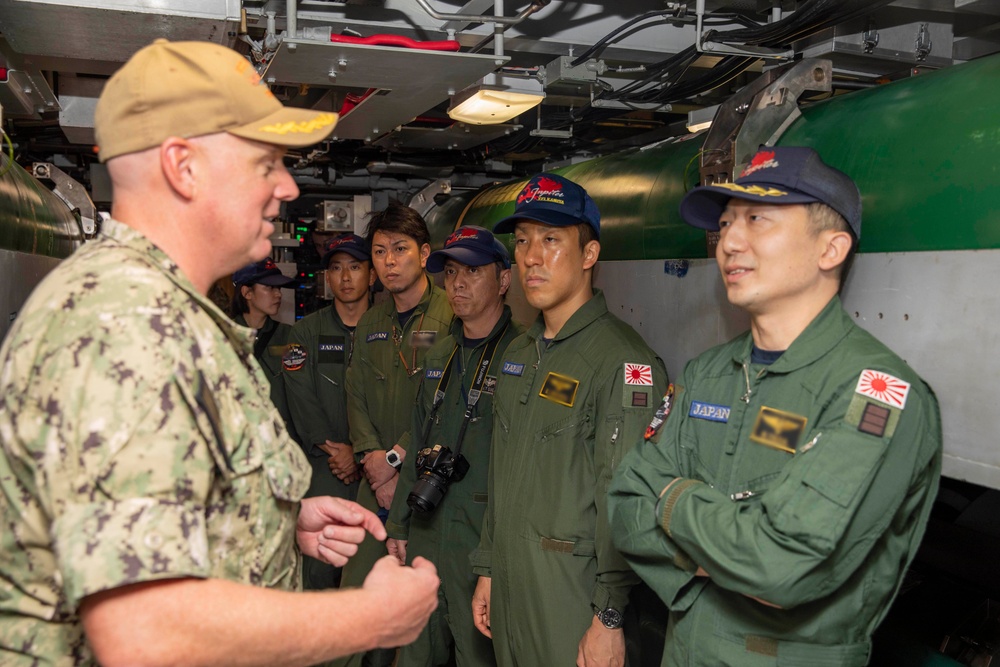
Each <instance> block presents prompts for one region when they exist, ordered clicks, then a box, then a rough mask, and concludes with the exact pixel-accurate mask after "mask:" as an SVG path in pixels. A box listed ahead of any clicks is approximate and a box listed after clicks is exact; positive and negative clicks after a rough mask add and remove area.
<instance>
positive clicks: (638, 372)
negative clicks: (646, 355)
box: [625, 364, 653, 387]
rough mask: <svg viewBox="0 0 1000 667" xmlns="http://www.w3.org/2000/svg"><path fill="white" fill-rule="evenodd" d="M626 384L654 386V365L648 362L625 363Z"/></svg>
mask: <svg viewBox="0 0 1000 667" xmlns="http://www.w3.org/2000/svg"><path fill="white" fill-rule="evenodd" d="M625 384H627V385H634V386H639V387H652V386H653V367H652V366H647V365H646V364H625Z"/></svg>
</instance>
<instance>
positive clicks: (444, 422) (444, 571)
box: [386, 306, 524, 667]
mask: <svg viewBox="0 0 1000 667" xmlns="http://www.w3.org/2000/svg"><path fill="white" fill-rule="evenodd" d="M522 333H524V327H522V326H521V325H519V324H518V323H517V322H514V321H512V320H511V313H510V308H509V307H507V306H504V309H503V314H502V315H501V317H500V319H499V321H498V322H497V324H496V326H495V327H494V328H493V331H491V332H490V334H489V336H487V338H486V339H485V340H483V341H481V342H479V344H478V345H476V346H475V347H474V348H467V347H465V336H464V335H463V332H462V322H461V321H460V320H457V319H456V320H455V322H454V323H453V324H452V326H451V335H450V336H447V337H446V338H445V339H444V340H442V341H440V342H438V343H437V344H436V345H435V346H434V347H433V348H431V349H430V351H428V352H427V356H426V357H425V358H424V368H425V370H424V373H423V375H424V379H423V381H422V382H421V385H420V392H419V393H418V394H417V402H416V406H415V407H414V410H413V426H412V428H411V430H410V435H411V438H410V443H411V447H410V451H409V455H408V456H407V458H406V461H405V462H404V463H403V467H402V469H401V470H400V473H399V486H397V487H396V496H395V497H394V498H393V501H392V511H391V512H390V513H389V521H388V523H387V524H386V529H387V530H388V532H389V537H394V538H396V539H400V540H408V544H407V547H406V558H407V562H412V561H413V559H414V558H415V557H417V556H423V557H424V558H427V559H428V560H430V561H431V562H432V563H434V564H435V565H436V566H437V570H438V576H440V577H441V587H440V588H439V589H438V608H437V609H436V610H435V611H434V614H433V615H432V616H431V619H430V622H429V623H428V624H427V627H426V628H424V631H423V632H422V633H421V634H420V637H419V638H418V639H417V641H415V642H414V643H413V644H410V645H408V646H404V647H403V649H402V650H401V651H400V654H399V661H398V663H397V667H430V666H432V665H440V666H444V665H447V664H449V663H448V660H449V657H450V655H451V649H452V646H454V653H455V664H457V666H458V667H489V666H491V665H495V664H496V661H495V660H494V658H493V647H492V645H491V643H490V640H489V639H488V638H487V637H486V636H485V635H483V634H482V633H481V632H479V630H477V629H476V627H475V625H474V624H473V622H472V605H471V601H472V594H473V593H474V592H475V590H476V582H477V581H478V577H477V576H476V575H475V574H474V573H473V572H472V568H471V567H470V565H469V555H470V554H471V553H472V551H473V550H474V549H475V548H476V547H477V546H479V533H480V531H481V529H482V525H483V514H484V513H485V512H486V499H487V491H486V490H487V485H488V472H489V464H490V442H491V439H492V437H493V394H494V392H495V390H496V385H497V376H498V375H499V373H500V367H501V365H502V364H503V353H504V350H505V349H506V348H507V345H508V344H509V343H510V342H511V341H512V340H514V339H515V338H516V337H518V336H519V335H521V334H522ZM493 339H499V340H498V343H497V346H496V350H495V352H494V355H493V357H492V363H491V364H490V370H489V371H487V374H486V378H485V381H484V382H483V387H482V393H481V395H480V398H479V400H478V401H477V402H476V405H475V407H474V409H473V410H474V411H473V413H472V416H471V418H470V419H469V424H468V426H467V428H466V431H465V436H464V438H463V439H462V449H461V454H462V456H463V457H465V459H466V460H467V461H468V462H469V471H468V473H467V474H466V475H465V477H463V478H462V479H461V480H460V481H457V482H456V481H453V482H452V483H451V484H450V486H449V487H448V491H447V493H446V495H445V496H444V498H442V499H441V501H440V503H439V504H438V507H437V508H436V509H435V510H433V511H432V512H430V513H418V512H413V511H412V510H411V509H410V507H409V506H408V505H407V503H406V498H407V496H408V495H409V493H410V489H412V488H413V484H414V482H415V481H416V479H417V471H416V458H417V457H416V453H417V450H418V448H419V447H421V445H422V444H426V446H428V447H431V446H433V445H435V444H440V445H443V446H446V447H449V448H450V449H451V450H452V452H454V451H455V445H456V443H457V442H458V433H459V430H460V429H461V426H462V423H463V422H464V421H465V411H466V402H465V400H466V399H465V397H466V396H467V395H468V392H469V389H470V388H471V387H472V385H473V381H474V380H475V378H476V375H477V365H478V363H477V362H479V360H480V359H481V358H482V355H483V354H484V351H485V349H486V347H487V346H488V344H489V342H490V341H491V340H493ZM456 347H457V349H456ZM452 353H454V357H452ZM449 359H452V364H451V371H450V373H449V379H448V385H447V387H446V389H445V397H444V401H443V403H442V404H441V406H440V407H439V408H438V410H437V413H436V414H435V416H434V423H433V426H432V427H431V430H430V433H429V435H428V437H427V442H426V443H422V442H421V439H422V437H423V434H424V431H425V430H426V427H427V420H428V417H429V415H430V414H431V407H432V403H433V401H434V395H435V392H436V391H437V389H438V384H439V382H440V378H441V375H442V373H443V372H444V370H445V368H446V367H447V366H448V360H449ZM462 371H464V373H463V372H462Z"/></svg>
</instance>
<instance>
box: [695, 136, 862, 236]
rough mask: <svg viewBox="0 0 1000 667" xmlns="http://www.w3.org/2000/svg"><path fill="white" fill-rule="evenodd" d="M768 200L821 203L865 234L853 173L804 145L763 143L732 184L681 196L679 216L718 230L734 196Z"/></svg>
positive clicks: (759, 200)
mask: <svg viewBox="0 0 1000 667" xmlns="http://www.w3.org/2000/svg"><path fill="white" fill-rule="evenodd" d="M732 198H737V199H746V200H749V201H758V202H764V203H767V204H811V203H813V202H821V203H823V204H826V205H827V206H829V207H830V208H832V209H833V210H834V211H836V212H837V213H839V214H840V215H842V216H844V219H845V220H847V224H848V225H849V226H850V228H851V231H852V232H854V236H855V238H858V239H860V238H861V192H859V191H858V186H857V185H856V184H855V183H854V181H853V180H852V179H851V177H850V176H848V175H847V174H845V173H844V172H842V171H840V170H839V169H834V168H833V167H831V166H829V165H827V164H826V163H825V162H823V160H821V159H820V157H819V153H817V152H816V151H814V150H813V149H812V148H807V147H805V146H773V147H762V148H761V149H760V150H758V151H757V153H756V154H755V155H754V156H753V158H752V159H751V160H750V163H749V164H748V165H747V166H746V167H745V168H744V169H743V173H741V174H740V175H739V178H737V179H736V181H735V182H733V183H715V184H713V185H702V186H699V187H697V188H694V189H693V190H691V192H689V193H687V194H686V195H685V196H684V199H682V200H681V205H680V211H681V218H683V219H684V221H685V222H686V223H688V224H689V225H692V226H693V227H700V228H702V229H708V230H711V231H717V230H718V229H719V216H721V215H722V211H723V210H725V208H726V203H727V202H728V201H729V200H730V199H732Z"/></svg>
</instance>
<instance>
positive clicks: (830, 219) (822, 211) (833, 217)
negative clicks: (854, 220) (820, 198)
mask: <svg viewBox="0 0 1000 667" xmlns="http://www.w3.org/2000/svg"><path fill="white" fill-rule="evenodd" d="M806 208H807V210H808V212H809V220H810V221H811V222H812V224H813V229H814V231H815V232H816V233H817V234H819V233H820V232H822V231H825V230H827V229H833V230H835V231H838V232H847V233H848V234H850V235H851V249H850V250H849V251H848V252H847V256H846V257H845V258H844V261H843V262H841V264H840V267H839V269H840V276H839V278H840V284H839V285H838V286H837V293H838V294H839V293H840V292H842V291H844V282H845V281H846V280H847V274H848V273H850V271H851V266H853V264H854V255H855V254H856V253H857V250H858V238H857V237H856V236H855V235H854V232H853V231H852V230H851V226H850V225H849V224H847V220H846V219H845V218H844V216H842V215H841V214H840V213H837V212H836V211H835V210H833V209H832V208H831V207H829V206H827V205H826V204H824V203H822V202H813V203H812V204H808V205H807V206H806Z"/></svg>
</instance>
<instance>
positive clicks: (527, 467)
mask: <svg viewBox="0 0 1000 667" xmlns="http://www.w3.org/2000/svg"><path fill="white" fill-rule="evenodd" d="M543 332H544V322H543V320H542V318H541V317H539V319H538V321H536V322H535V324H534V325H533V326H532V327H531V329H530V330H529V331H528V333H527V334H525V335H524V336H521V337H520V338H517V339H516V340H515V341H514V342H512V343H511V344H510V346H509V347H508V348H507V353H506V354H505V355H504V357H503V360H504V362H503V366H502V367H501V376H500V380H499V382H498V385H497V392H496V396H495V397H494V399H493V411H494V430H493V447H492V452H491V457H492V458H491V460H490V480H489V481H490V484H489V505H488V508H487V514H486V520H485V523H484V526H483V534H482V540H481V542H480V549H479V550H478V551H477V552H476V553H475V554H473V565H474V571H475V572H476V573H477V574H480V575H483V576H491V577H492V591H491V631H492V633H493V647H494V650H495V652H496V657H497V663H498V664H500V665H503V666H504V667H510V666H518V667H538V666H541V665H545V666H546V667H548V666H550V665H551V666H553V667H562V666H563V665H573V664H576V655H577V647H578V645H579V642H580V639H581V638H582V637H583V635H584V633H585V632H586V631H587V629H588V628H589V627H590V625H591V622H592V621H593V619H594V612H595V610H597V609H605V608H608V607H612V608H615V609H617V610H619V611H621V610H623V609H624V607H625V606H626V604H627V601H628V594H629V589H630V588H631V587H632V585H633V584H634V583H635V582H636V581H638V577H637V576H636V575H635V574H634V573H633V572H632V571H631V570H630V569H629V567H628V565H627V564H626V563H625V560H624V559H623V558H622V557H621V555H620V554H619V553H618V552H617V550H616V549H615V548H614V545H613V544H612V542H611V533H610V528H609V525H608V521H607V516H608V515H607V511H606V508H605V500H606V496H607V493H606V492H607V487H608V484H609V483H610V481H611V474H612V472H613V471H614V469H615V467H616V466H617V465H618V463H619V461H621V459H622V457H623V456H624V454H625V452H626V451H627V450H628V449H629V448H630V447H631V446H632V445H633V444H634V443H635V442H636V441H638V439H639V438H640V436H641V434H642V433H643V430H644V429H645V428H646V425H647V424H648V423H649V420H650V417H651V416H652V414H653V409H654V407H655V403H656V401H657V400H658V398H659V397H660V396H662V394H663V391H664V389H665V388H666V371H665V370H664V367H663V362H662V361H661V360H660V359H659V358H658V357H657V356H656V354H655V353H654V352H653V351H652V350H651V349H650V348H649V346H648V345H646V343H645V342H644V341H643V340H642V338H641V337H640V336H639V334H637V333H636V332H635V331H634V330H633V329H632V328H631V327H630V326H628V325H627V324H625V323H624V322H622V321H621V320H619V319H618V318H617V317H615V316H614V315H612V314H611V313H609V312H608V309H607V305H606V303H605V300H604V294H603V293H602V292H600V291H599V290H595V292H594V296H593V298H591V299H590V301H588V302H587V303H586V304H584V305H583V306H582V307H580V309H579V310H577V311H576V313H574V314H573V315H572V316H571V317H570V318H569V320H568V321H567V322H566V324H565V325H563V327H562V329H561V330H560V331H559V333H558V334H557V335H556V337H555V338H554V339H553V340H552V341H551V342H549V343H546V342H544V341H543V340H542V333H543Z"/></svg>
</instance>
